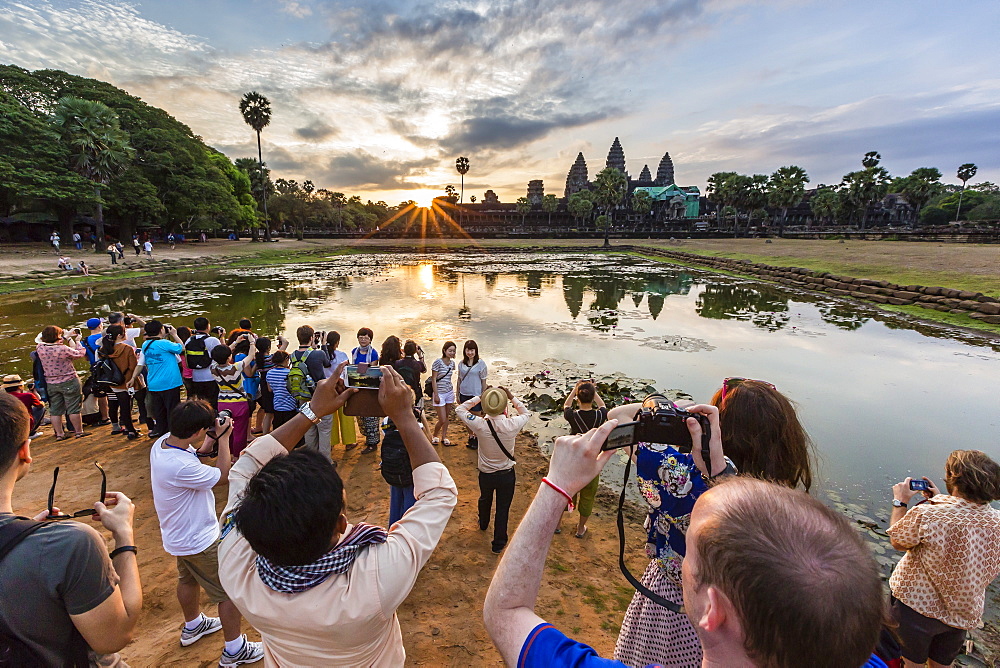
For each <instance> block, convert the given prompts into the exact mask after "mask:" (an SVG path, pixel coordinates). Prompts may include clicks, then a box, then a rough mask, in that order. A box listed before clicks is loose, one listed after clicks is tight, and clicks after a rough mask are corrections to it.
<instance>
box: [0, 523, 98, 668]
mask: <svg viewBox="0 0 1000 668" xmlns="http://www.w3.org/2000/svg"><path fill="white" fill-rule="evenodd" d="M45 525H46V523H45V522H35V521H33V520H29V519H28V518H26V517H18V518H17V519H15V520H14V521H13V522H10V523H8V524H6V525H4V526H3V528H0V562H2V561H3V559H4V558H5V557H6V556H7V555H8V554H10V552H11V550H13V549H14V548H15V547H17V545H18V543H20V542H21V541H22V540H24V539H25V538H27V537H28V536H29V535H31V534H32V533H34V532H35V531H37V530H39V529H41V528H42V527H43V526H45ZM88 649H89V648H88V647H87V641H86V640H84V639H83V636H82V635H80V632H79V631H77V630H76V627H74V628H73V638H72V640H71V641H70V652H69V656H67V657H65V659H64V661H63V662H62V663H61V664H59V665H61V666H63V667H64V668H88V666H90V658H89V656H88ZM48 665H49V664H48V663H47V662H46V661H45V660H44V659H43V658H42V657H40V656H39V655H38V653H37V652H36V651H35V650H34V649H32V648H31V647H30V646H29V645H28V644H27V643H25V642H24V641H23V640H21V639H20V638H18V637H17V636H16V635H15V634H14V633H13V632H12V631H11V630H10V628H9V627H8V626H7V622H6V621H4V620H3V618H2V617H0V668H46V667H47V666H48Z"/></svg>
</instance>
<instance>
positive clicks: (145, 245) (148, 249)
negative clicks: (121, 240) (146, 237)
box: [142, 241, 153, 253]
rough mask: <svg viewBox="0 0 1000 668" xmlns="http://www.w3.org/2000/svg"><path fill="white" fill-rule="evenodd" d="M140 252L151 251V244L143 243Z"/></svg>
mask: <svg viewBox="0 0 1000 668" xmlns="http://www.w3.org/2000/svg"><path fill="white" fill-rule="evenodd" d="M142 250H144V251H146V252H147V253H148V252H149V251H151V250H153V244H151V243H149V242H148V241H147V242H146V243H144V244H143V245H142Z"/></svg>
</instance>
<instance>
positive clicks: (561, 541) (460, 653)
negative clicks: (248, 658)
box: [14, 427, 644, 667]
mask: <svg viewBox="0 0 1000 668" xmlns="http://www.w3.org/2000/svg"><path fill="white" fill-rule="evenodd" d="M109 429H110V427H91V428H89V432H90V435H89V436H87V437H86V438H83V439H80V440H68V441H64V442H56V441H55V440H54V439H53V438H52V436H51V435H46V436H44V437H42V438H39V439H36V440H34V441H32V454H33V456H34V462H33V464H32V469H31V472H30V473H29V474H28V475H27V476H26V477H25V478H24V479H23V480H21V481H20V482H19V483H18V485H17V487H16V489H15V492H14V510H15V512H18V513H20V514H31V513H34V512H38V511H39V510H41V509H43V508H44V506H45V499H46V495H47V494H48V489H49V485H50V484H51V481H52V477H51V476H52V469H53V467H55V466H60V467H62V468H61V470H60V475H59V487H58V489H57V491H56V503H57V505H59V506H60V507H61V508H64V509H66V508H70V509H77V508H83V507H86V506H87V505H89V504H90V503H92V501H94V500H95V499H93V498H92V497H94V496H96V495H97V494H98V493H99V489H100V487H99V485H100V481H99V477H98V476H97V475H96V470H95V469H94V467H93V462H94V461H95V460H99V461H100V462H101V464H102V465H103V466H104V468H105V470H106V471H107V473H108V485H109V489H112V490H120V491H122V492H124V493H125V494H127V495H128V496H129V497H131V498H132V500H133V501H134V502H135V504H136V521H135V525H136V544H137V545H138V547H139V549H140V551H139V569H140V573H141V576H142V582H143V593H144V596H145V606H144V610H143V614H142V618H141V620H140V622H139V628H138V633H137V639H136V640H135V641H134V642H132V644H131V645H129V646H128V647H127V648H125V650H124V651H123V652H122V654H123V656H124V657H125V658H126V660H127V661H129V663H130V664H131V665H132V666H203V667H208V666H214V665H216V664H217V662H218V659H219V653H220V651H221V642H222V641H221V636H213V637H210V638H208V639H205V640H202V641H201V642H199V643H197V644H195V645H193V646H191V647H187V648H182V647H181V646H180V643H179V641H178V638H179V629H180V623H181V621H182V620H181V614H180V607H179V606H178V604H177V599H176V598H175V595H174V585H175V582H176V577H177V573H176V569H175V567H174V561H173V558H172V557H170V556H169V555H167V554H166V553H164V552H163V549H162V545H161V542H160V531H159V524H158V522H157V519H156V515H155V512H154V509H153V502H152V496H151V491H150V487H149V447H150V445H151V441H149V440H146V439H142V440H138V441H127V440H125V439H124V438H122V437H112V436H109V435H108V430H109ZM44 431H46V432H49V431H50V429H48V428H45V429H44ZM456 435H457V434H456V433H455V432H454V431H453V434H452V438H453V439H454V438H455V436H456ZM456 440H457V441H460V442H461V443H464V438H459V439H456ZM520 445H521V447H519V448H518V456H519V462H518V465H517V470H518V484H517V493H516V495H515V497H514V503H513V506H512V509H511V526H510V531H511V534H513V530H514V528H515V527H516V525H517V522H518V521H519V520H520V518H521V517H522V516H523V514H524V512H525V510H526V509H527V506H528V504H529V503H530V501H531V497H532V496H533V494H534V492H535V490H536V489H537V487H538V484H539V481H540V479H541V476H542V475H544V472H545V470H547V462H546V460H545V459H544V458H543V457H542V455H541V454H540V453H539V452H538V450H537V449H535V448H534V447H532V445H531V440H530V439H528V438H524V437H522V439H521V442H520ZM360 451H361V448H356V449H354V450H352V451H350V452H348V453H346V456H345V453H344V451H343V449H342V448H338V449H335V451H334V456H335V458H338V459H339V460H340V461H339V466H340V471H341V475H342V476H343V477H344V480H345V484H346V486H347V494H348V503H349V513H350V518H351V520H352V521H358V520H364V521H368V522H372V523H377V524H381V525H384V524H385V523H386V521H387V518H388V512H389V488H388V486H387V485H386V484H385V482H384V481H383V480H382V477H381V475H380V474H379V472H378V471H377V470H375V464H376V463H377V461H378V460H377V459H376V458H375V456H374V455H361V454H360ZM440 453H441V455H442V458H443V460H444V462H445V464H446V465H447V466H448V468H449V470H450V471H451V473H452V475H453V476H454V478H455V480H456V483H457V485H458V489H459V502H458V507H457V508H456V510H455V513H454V515H453V516H452V518H451V521H450V522H449V524H448V527H447V529H446V531H445V534H444V537H443V539H442V541H441V544H440V545H439V546H438V548H437V550H436V551H435V552H434V556H433V557H432V558H431V561H430V563H429V564H428V565H427V567H426V568H425V569H424V571H423V573H422V574H421V576H420V579H419V580H418V582H417V585H416V587H415V588H414V590H413V593H412V594H411V595H410V597H409V599H408V600H407V601H406V603H405V604H404V605H403V606H402V607H401V608H400V610H399V619H400V624H401V626H402V630H403V639H404V643H405V646H406V650H407V663H408V664H409V665H433V666H445V665H447V666H480V665H500V664H501V663H502V661H501V659H500V655H499V654H498V653H497V651H496V649H495V648H494V647H493V644H492V642H491V641H490V639H489V636H488V635H487V634H486V630H485V628H484V626H483V622H482V603H483V599H484V597H485V595H486V589H487V588H488V586H489V581H490V578H491V577H492V575H493V570H494V569H495V568H496V564H497V562H498V560H499V558H498V557H497V556H495V555H493V554H492V552H490V539H491V536H492V534H491V532H490V531H487V532H480V531H478V527H477V520H476V499H477V497H478V494H479V491H478V483H477V475H476V468H475V461H476V453H475V452H473V451H471V450H468V449H466V448H465V447H461V446H459V447H452V448H444V447H442V448H440ZM224 493H225V492H224V489H221V490H220V489H217V490H216V498H217V508H218V510H220V511H221V509H222V507H223V500H224ZM610 503H611V501H610V497H603V496H602V498H599V499H598V504H597V508H596V512H595V515H594V516H593V517H592V519H591V521H590V531H589V533H588V536H587V537H586V538H584V539H583V540H577V539H576V538H574V537H573V531H574V529H575V526H576V516H575V515H574V516H573V519H572V520H571V519H570V518H568V517H567V518H566V519H564V521H563V526H564V532H563V533H562V534H561V535H557V536H555V538H554V541H553V545H552V550H551V552H550V554H549V559H548V566H547V568H546V576H545V584H544V585H543V587H542V594H541V598H540V606H539V611H540V614H542V616H543V617H545V618H546V619H548V620H550V621H552V622H553V623H555V624H556V625H558V626H560V627H561V628H563V629H564V630H566V631H567V632H568V633H575V634H578V637H580V638H581V639H586V640H587V641H588V642H590V643H591V644H593V645H594V646H595V647H596V648H597V649H598V651H600V652H601V653H602V654H604V655H606V656H610V654H611V652H612V651H613V649H614V640H615V637H616V636H617V631H618V627H619V625H620V624H621V618H622V612H623V610H624V608H625V606H626V605H627V603H628V600H629V598H630V596H631V590H630V589H628V587H627V586H626V585H625V583H624V580H623V578H622V577H621V575H620V574H619V573H618V569H617V546H618V541H617V537H616V534H615V528H614V515H613V512H612V506H611V505H609V504H610ZM102 532H103V533H104V535H105V536H106V537H108V534H107V532H106V531H103V529H102ZM630 539H631V540H630V543H632V544H633V545H634V549H633V552H634V553H635V554H636V555H638V558H637V559H636V561H635V564H634V565H633V570H634V571H636V572H638V573H641V571H642V568H643V567H644V560H643V558H642V557H641V554H642V543H643V540H642V536H641V535H640V533H639V530H636V528H635V527H633V530H632V531H631V534H630ZM206 611H207V612H210V613H211V614H214V612H215V610H214V606H209V605H207V604H206ZM244 630H245V631H247V632H248V633H249V635H250V636H251V638H253V639H256V638H258V636H257V635H256V633H255V632H254V631H253V630H252V629H249V628H248V627H247V625H246V624H244Z"/></svg>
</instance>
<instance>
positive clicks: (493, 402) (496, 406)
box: [479, 387, 507, 415]
mask: <svg viewBox="0 0 1000 668" xmlns="http://www.w3.org/2000/svg"><path fill="white" fill-rule="evenodd" d="M479 401H480V403H482V405H483V411H484V412H485V413H486V414H487V415H500V414H502V413H503V412H504V411H505V410H507V393H506V392H504V391H503V390H501V389H500V388H498V387H491V388H488V389H487V390H486V391H485V392H483V394H482V396H481V397H479Z"/></svg>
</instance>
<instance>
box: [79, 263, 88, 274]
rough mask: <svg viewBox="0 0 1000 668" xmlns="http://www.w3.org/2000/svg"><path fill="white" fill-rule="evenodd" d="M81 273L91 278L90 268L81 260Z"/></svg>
mask: <svg viewBox="0 0 1000 668" xmlns="http://www.w3.org/2000/svg"><path fill="white" fill-rule="evenodd" d="M80 273H81V274H83V275H84V276H90V267H88V266H87V263H86V262H84V261H83V260H80Z"/></svg>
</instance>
